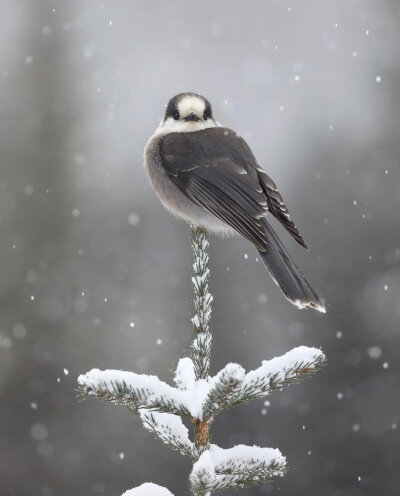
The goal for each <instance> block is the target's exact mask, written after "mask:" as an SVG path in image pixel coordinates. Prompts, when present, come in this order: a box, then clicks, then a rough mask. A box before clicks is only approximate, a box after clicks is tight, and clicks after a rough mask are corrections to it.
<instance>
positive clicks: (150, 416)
mask: <svg viewBox="0 0 400 496" xmlns="http://www.w3.org/2000/svg"><path fill="white" fill-rule="evenodd" d="M139 415H140V418H141V420H142V422H143V427H144V428H145V429H147V430H148V431H149V432H151V433H152V434H153V435H154V436H155V437H157V438H158V439H160V440H161V441H162V442H163V443H164V444H166V445H167V446H169V447H170V448H172V449H173V450H176V451H179V452H180V453H182V454H183V455H188V456H190V457H192V456H193V443H192V442H191V441H190V439H189V431H188V429H187V428H186V426H185V425H184V424H183V422H182V420H181V418H180V417H178V416H177V415H171V414H170V413H158V412H150V411H148V410H144V409H141V410H139Z"/></svg>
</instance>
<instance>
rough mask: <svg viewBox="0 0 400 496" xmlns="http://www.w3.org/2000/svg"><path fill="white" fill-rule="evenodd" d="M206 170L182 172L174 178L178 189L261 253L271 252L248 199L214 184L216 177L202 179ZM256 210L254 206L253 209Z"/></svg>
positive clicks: (198, 169)
mask: <svg viewBox="0 0 400 496" xmlns="http://www.w3.org/2000/svg"><path fill="white" fill-rule="evenodd" d="M200 169H206V167H199V168H197V169H196V172H195V173H193V171H191V172H190V173H188V172H183V173H180V174H178V175H177V176H173V177H171V179H172V180H173V181H174V183H175V184H176V185H177V186H178V187H179V189H180V190H181V191H182V192H183V193H184V194H185V195H186V196H187V197H188V198H189V199H191V200H192V201H193V202H195V203H197V204H198V205H201V206H202V207H204V208H205V209H206V210H208V211H209V212H211V213H212V214H214V215H215V216H216V217H218V218H219V219H220V220H222V221H223V222H226V223H227V224H228V225H230V226H231V227H232V228H233V229H235V230H236V231H238V232H239V233H240V234H241V235H242V236H244V237H245V238H247V239H249V240H250V241H251V242H252V243H254V244H255V245H256V246H257V248H258V249H259V250H261V251H266V250H267V249H268V244H267V238H266V235H265V233H264V230H263V228H262V226H261V223H260V221H259V220H258V218H256V217H254V216H252V215H251V213H250V212H251V209H250V208H249V206H248V204H246V201H247V202H250V200H249V198H250V197H247V198H246V195H245V194H244V193H242V195H241V197H240V198H239V197H238V196H236V199H235V197H234V196H233V195H231V192H228V191H227V189H226V188H224V189H222V186H219V187H218V186H217V185H216V184H215V182H214V179H215V177H214V175H213V177H212V182H210V181H208V180H207V179H206V178H204V177H202V175H203V174H204V170H201V171H200ZM252 208H253V209H254V206H252ZM259 213H260V206H258V210H257V215H259Z"/></svg>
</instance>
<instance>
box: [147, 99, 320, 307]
mask: <svg viewBox="0 0 400 496" xmlns="http://www.w3.org/2000/svg"><path fill="white" fill-rule="evenodd" d="M144 161H145V166H146V170H147V174H148V176H149V179H150V182H151V183H152V185H153V187H154V189H155V192H156V194H157V196H158V198H159V199H160V200H161V203H162V204H163V205H164V207H165V208H167V209H168V210H169V211H170V212H172V214H174V215H175V216H176V217H178V218H181V219H184V220H185V221H187V222H189V223H190V224H192V225H193V226H199V227H204V228H205V229H207V230H208V231H211V232H214V233H222V234H233V233H235V232H236V233H239V234H241V235H242V236H243V237H245V238H246V239H248V240H249V241H250V242H251V243H252V244H253V245H254V246H255V248H256V249H257V251H258V253H259V254H260V257H261V260H262V261H263V263H264V265H265V266H266V268H267V269H268V272H269V273H270V275H271V276H272V278H273V280H274V281H275V282H276V284H277V285H278V286H279V288H280V289H281V291H282V293H283V294H284V295H285V297H286V298H287V299H288V300H289V301H290V302H291V303H293V304H294V305H296V306H297V307H298V308H307V307H312V308H314V309H316V310H318V311H320V312H325V306H324V302H323V300H322V299H321V298H320V297H319V296H318V295H317V293H316V292H315V291H314V290H313V288H312V287H311V286H310V284H309V283H308V282H307V280H306V279H305V277H304V276H303V274H302V273H301V271H300V269H299V268H298V267H297V265H296V264H295V262H294V261H293V260H292V258H291V256H290V255H289V253H288V252H287V250H286V248H285V247H284V246H283V244H282V242H281V241H280V239H279V238H278V236H277V235H276V233H275V231H274V230H273V229H272V227H271V226H270V224H269V222H268V220H267V215H268V214H271V215H272V216H273V217H275V218H276V219H277V220H278V221H279V222H280V223H281V224H282V225H283V226H284V227H285V228H286V229H287V231H288V232H289V233H290V234H291V235H292V236H293V238H294V239H295V240H296V241H297V242H298V243H299V244H300V245H302V246H304V247H305V248H307V245H306V243H305V241H304V240H303V238H302V236H301V234H300V233H299V231H298V229H297V227H296V226H295V224H294V223H293V221H292V218H291V216H290V214H289V212H288V209H287V207H286V205H285V203H284V201H283V199H282V196H281V194H280V193H279V191H278V188H277V187H276V184H275V183H274V181H273V180H272V179H271V178H270V177H269V176H268V175H267V173H266V172H265V171H264V170H263V169H262V168H261V167H260V165H258V163H257V160H256V159H255V157H254V155H253V153H252V151H251V150H250V148H249V146H248V145H247V143H246V142H245V141H244V139H243V138H241V137H240V136H239V135H238V134H237V133H236V132H235V131H232V130H231V129H228V128H226V127H223V126H221V125H220V124H219V123H218V122H217V121H216V120H214V117H213V114H212V110H211V105H210V102H209V101H208V100H206V99H205V98H204V97H202V96H201V95H198V94H196V93H181V94H179V95H176V96H174V98H172V99H171V100H170V101H169V103H168V105H167V108H166V112H165V116H164V118H163V120H162V121H161V122H160V125H159V126H158V128H157V129H156V131H155V133H154V134H153V136H152V137H151V138H150V139H149V141H148V143H147V145H146V148H145V151H144Z"/></svg>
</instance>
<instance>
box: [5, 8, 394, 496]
mask: <svg viewBox="0 0 400 496" xmlns="http://www.w3.org/2000/svg"><path fill="white" fill-rule="evenodd" d="M0 26H1V30H0V54H1V58H0V112H1V120H0V126H1V131H0V152H1V156H0V157H1V163H0V168H1V178H0V222H1V238H0V267H1V269H0V329H1V331H0V391H1V404H0V493H1V494H2V495H4V496H12V495H13V496H14V495H15V496H17V495H18V496H19V495H26V496H84V495H85V496H88V495H94V496H95V495H97V496H118V495H120V494H122V493H123V492H124V491H125V490H127V489H129V488H131V487H134V486H136V485H139V484H141V483H142V482H145V481H152V482H154V483H158V484H161V485H165V486H166V487H168V488H169V489H170V490H171V491H172V492H174V494H175V495H183V494H188V492H189V491H188V483H187V475H188V473H189V471H190V468H191V465H190V461H189V460H188V459H187V458H184V457H182V456H181V455H179V454H177V453H174V452H171V451H170V450H169V449H168V448H167V447H165V446H163V445H160V444H159V442H158V441H156V440H154V439H153V438H152V436H151V435H150V434H149V433H147V432H145V431H144V430H143V429H142V427H141V426H140V424H139V422H138V420H137V419H136V418H135V417H133V416H132V414H130V412H128V411H125V410H124V409H119V408H116V407H113V406H111V405H108V404H103V403H101V402H95V401H91V402H90V401H87V402H83V403H79V402H78V401H77V399H76V396H75V394H76V392H75V388H76V378H77V376H78V375H79V374H80V373H84V372H86V371H87V370H89V369H90V368H92V367H100V368H121V369H126V370H133V371H135V372H138V373H151V374H158V375H159V376H160V377H161V378H162V379H164V380H167V381H170V380H171V376H172V371H173V368H174V366H175V365H176V363H177V360H178V358H179V356H183V354H184V353H185V352H186V351H187V350H188V348H189V346H190V342H191V339H192V329H191V325H190V322H189V318H190V315H191V313H192V306H191V283H190V271H191V251H190V242H189V229H188V227H187V226H186V225H185V224H183V223H182V222H178V221H177V220H175V219H174V218H173V217H171V216H170V215H169V214H168V213H167V212H166V211H164V210H163V208H162V207H161V205H160V203H159V202H158V200H157V199H156V197H155V195H154V193H153V191H152V189H151V187H150V185H149V183H148V181H147V178H146V175H145V170H144V168H143V160H142V153H143V148H144V146H145V143H146V141H147V139H148V137H149V136H150V135H151V134H152V132H153V130H154V128H155V127H156V126H157V124H158V122H159V119H160V117H161V115H162V113H163V111H164V105H165V104H166V103H167V101H168V100H169V98H170V97H172V96H173V95H174V94H176V93H178V92H181V91H197V92H200V93H202V94H204V95H205V96H206V97H207V98H208V99H209V100H210V101H211V102H212V104H213V109H214V114H215V116H216V118H217V119H218V120H219V121H220V122H222V123H224V125H226V126H228V127H232V128H233V129H235V130H236V131H238V132H240V133H241V134H242V135H243V136H244V137H245V139H246V140H247V141H248V143H249V145H250V146H251V147H252V149H253V151H254V153H255V155H256V156H257V158H258V160H259V163H260V164H261V165H262V166H263V167H265V169H266V170H267V171H268V173H269V174H270V175H271V176H272V177H273V178H274V180H275V181H276V182H277V184H278V186H279V187H280V190H281V192H282V194H283V196H284V198H285V200H286V202H287V204H288V206H289V209H290V210H291V212H292V214H293V217H294V219H295V221H296V223H297V225H298V226H299V228H300V230H301V232H302V234H303V236H304V238H305V239H306V241H307V242H308V244H309V245H310V247H311V249H310V251H309V252H306V251H304V250H302V249H301V247H299V246H296V245H295V243H294V242H293V241H292V240H291V239H289V236H288V235H287V234H286V233H284V232H283V230H282V229H279V232H280V233H281V235H282V239H283V240H284V241H285V243H286V244H287V246H288V247H289V248H290V250H291V252H292V254H293V256H294V258H295V259H296V260H297V262H298V263H299V265H300V266H301V267H302V268H303V270H304V272H305V273H306V275H307V277H308V278H309V279H310V280H311V281H312V283H313V285H314V286H315V287H316V289H318V290H319V291H320V292H321V294H322V295H323V296H324V297H325V299H326V301H327V302H328V313H327V314H326V315H325V316H323V315H320V314H318V313H316V312H312V311H299V310H297V309H296V308H295V307H292V306H290V305H289V304H288V303H287V302H286V301H285V300H284V298H283V297H282V296H281V294H280V292H279V291H278V289H277V288H276V287H275V285H274V284H273V283H272V281H271V279H270V278H269V277H267V274H266V272H265V270H264V268H263V267H262V265H261V264H260V263H257V262H256V252H255V250H254V249H252V247H251V246H250V245H249V244H248V243H247V242H245V241H244V240H242V239H239V238H236V239H229V240H227V239H215V238H212V239H211V268H212V281H211V288H212V293H213V295H214V301H215V304H214V313H213V334H214V346H213V361H212V371H213V373H215V372H216V371H218V370H219V368H220V367H222V366H223V365H225V363H227V362H229V361H234V362H239V363H241V364H242V365H243V366H245V367H246V369H247V370H249V369H251V368H255V367H258V366H259V365H260V363H261V360H263V359H268V358H272V357H274V356H276V355H280V354H283V353H285V352H286V351H288V350H290V349H291V348H293V347H295V346H299V345H309V346H317V347H321V348H322V349H323V350H324V352H325V353H326V355H327V357H328V360H329V365H328V367H326V368H325V369H324V370H323V371H321V372H319V373H318V374H317V375H316V376H314V377H312V378H308V379H307V380H306V381H305V382H304V383H303V384H301V385H297V386H293V387H292V388H290V389H288V390H285V391H283V392H281V393H278V394H275V395H273V396H272V397H271V398H270V401H271V405H270V406H268V407H265V406H264V404H263V402H262V401H253V402H251V403H248V404H246V405H243V406H240V407H237V408H236V409H234V410H231V411H229V412H227V413H225V414H224V415H221V416H219V417H218V418H217V420H216V421H215V423H214V425H213V435H214V438H213V439H214V441H215V442H217V443H218V444H220V445H221V446H222V447H225V448H227V447H230V446H232V445H234V444H237V443H249V444H258V445H261V446H271V447H277V448H279V449H280V450H281V451H282V452H283V453H284V454H285V455H286V456H287V458H288V462H289V465H290V471H289V473H288V474H287V475H286V476H285V477H284V478H283V479H280V480H277V481H275V482H274V483H273V484H271V485H264V486H260V487H255V488H253V489H248V490H241V492H240V494H243V495H256V494H260V495H264V494H267V495H268V494H271V495H281V496H292V495H296V496H306V495H310V494H311V495H317V496H361V495H378V494H379V495H380V494H382V495H386V496H392V495H393V496H394V495H397V494H399V493H398V491H399V485H400V468H399V467H400V464H399V458H400V444H399V429H398V423H399V412H400V395H399V392H400V390H399V380H400V368H399V364H398V362H399V350H400V347H399V346H400V342H399V321H400V292H399V291H400V270H399V259H400V234H399V233H400V221H399V208H400V163H399V157H400V97H399V88H400V57H399V48H400V6H399V2H398V1H397V0H393V1H373V0H369V1H368V0H364V1H361V0H358V1H357V0H342V1H340V0H337V1H329V0H326V1H322V0H302V1H300V0H299V1H296V2H294V1H284V0H280V1H278V0H275V1H273V0H271V1H249V2H245V1H226V0H225V1H216V2H212V1H203V2H189V1H183V0H181V1H171V0H168V1H161V0H159V1H153V0H152V1H127V0H126V1H122V0H114V1H111V0H108V1H105V0H103V1H92V0H85V1H78V0H57V1H56V0H54V1H51V0H42V1H39V0H38V1H33V0H31V1H24V0H18V1H15V0H8V1H7V0H3V1H2V2H1V21H0ZM245 254H248V258H247V259H246V258H245ZM228 267H229V270H228ZM131 323H134V327H132V325H133V324H132V325H131ZM185 350H186V351H185ZM64 369H66V371H68V375H66V372H64ZM303 426H304V427H303ZM122 454H123V455H122ZM225 494H233V493H232V492H231V493H229V492H228V493H225ZM235 494H239V493H236V492H235Z"/></svg>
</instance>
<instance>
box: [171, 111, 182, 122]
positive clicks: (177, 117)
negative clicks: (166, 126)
mask: <svg viewBox="0 0 400 496" xmlns="http://www.w3.org/2000/svg"><path fill="white" fill-rule="evenodd" d="M172 117H173V118H174V119H175V120H176V121H179V117H180V115H179V112H174V113H173V114H172Z"/></svg>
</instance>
